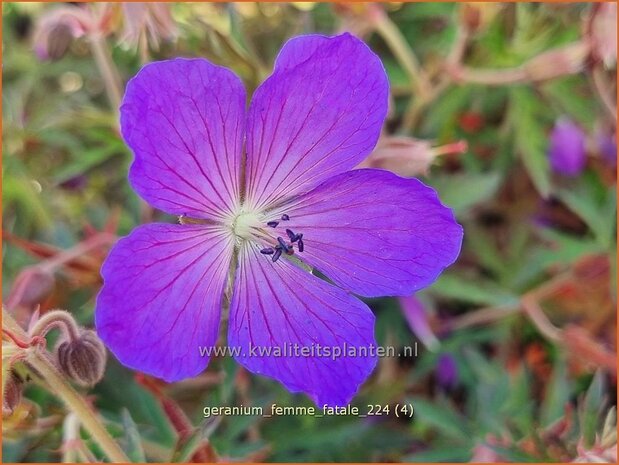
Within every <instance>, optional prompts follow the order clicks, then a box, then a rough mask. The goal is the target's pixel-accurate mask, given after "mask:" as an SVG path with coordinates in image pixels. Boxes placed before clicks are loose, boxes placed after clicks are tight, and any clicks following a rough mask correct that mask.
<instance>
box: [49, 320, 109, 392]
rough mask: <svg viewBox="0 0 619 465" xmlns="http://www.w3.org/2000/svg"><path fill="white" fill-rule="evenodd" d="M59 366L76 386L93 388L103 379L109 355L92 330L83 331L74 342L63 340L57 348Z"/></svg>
mask: <svg viewBox="0 0 619 465" xmlns="http://www.w3.org/2000/svg"><path fill="white" fill-rule="evenodd" d="M56 358H57V361H58V365H59V366H60V369H61V370H62V372H63V373H64V374H66V375H67V376H68V377H69V378H71V379H72V380H73V381H74V382H75V383H76V384H78V385H80V386H83V387H91V386H93V385H95V384H96V383H98V382H99V381H100V380H101V378H103V373H104V372H105V362H106V358H107V354H106V352H105V347H104V346H103V343H102V342H101V340H100V339H99V337H98V336H97V333H95V332H94V331H92V330H83V331H82V332H81V333H80V335H79V337H77V338H75V339H73V340H66V339H65V340H63V341H62V342H60V344H58V346H57V348H56Z"/></svg>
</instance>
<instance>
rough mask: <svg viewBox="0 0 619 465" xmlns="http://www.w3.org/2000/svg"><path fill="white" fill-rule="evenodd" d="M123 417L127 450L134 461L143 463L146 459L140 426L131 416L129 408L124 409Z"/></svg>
mask: <svg viewBox="0 0 619 465" xmlns="http://www.w3.org/2000/svg"><path fill="white" fill-rule="evenodd" d="M121 418H122V423H123V428H124V432H125V435H124V440H125V452H126V453H127V456H128V457H129V458H130V459H131V461H132V462H137V463H142V462H145V461H146V457H145V455H144V450H143V449H142V440H141V438H140V433H139V431H138V428H137V426H136V424H135V422H134V421H133V418H131V414H130V413H129V410H127V409H122V412H121Z"/></svg>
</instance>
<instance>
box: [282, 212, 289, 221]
mask: <svg viewBox="0 0 619 465" xmlns="http://www.w3.org/2000/svg"><path fill="white" fill-rule="evenodd" d="M289 219H290V217H289V216H288V215H286V214H285V213H284V214H283V215H282V221H288V220H289Z"/></svg>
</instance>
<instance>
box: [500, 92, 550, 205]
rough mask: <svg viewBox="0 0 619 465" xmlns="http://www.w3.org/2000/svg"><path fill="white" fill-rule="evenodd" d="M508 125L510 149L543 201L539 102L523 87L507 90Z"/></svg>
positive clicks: (545, 184) (545, 173) (546, 177)
mask: <svg viewBox="0 0 619 465" xmlns="http://www.w3.org/2000/svg"><path fill="white" fill-rule="evenodd" d="M508 115H509V123H510V126H511V128H512V130H513V135H514V148H515V150H516V152H517V153H518V154H519V155H520V157H521V159H522V162H523V163H524V166H525V168H526V170H527V173H529V176H530V177H531V180H532V181H533V184H534V185H535V187H536V189H537V190H538V192H539V193H540V195H541V196H542V197H544V198H548V196H549V195H550V192H551V185H550V166H549V163H548V157H547V145H548V140H547V136H546V133H545V131H544V127H543V124H542V122H543V120H542V119H541V118H540V114H539V102H538V99H537V97H536V96H535V95H534V94H533V92H532V91H531V90H530V89H528V88H526V87H514V88H513V89H511V96H510V104H509V114H508Z"/></svg>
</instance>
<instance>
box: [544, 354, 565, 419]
mask: <svg viewBox="0 0 619 465" xmlns="http://www.w3.org/2000/svg"><path fill="white" fill-rule="evenodd" d="M570 390H571V388H570V382H569V379H568V377H567V370H566V364H565V360H564V359H563V358H562V357H559V358H558V359H557V361H556V362H555V366H554V370H553V372H552V378H551V379H550V382H549V383H548V385H547V386H546V395H545V398H544V402H543V404H542V408H541V425H542V426H543V427H548V426H550V425H551V424H553V423H554V422H555V421H557V420H559V419H560V418H563V416H564V415H565V405H566V403H567V402H569V400H570Z"/></svg>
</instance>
